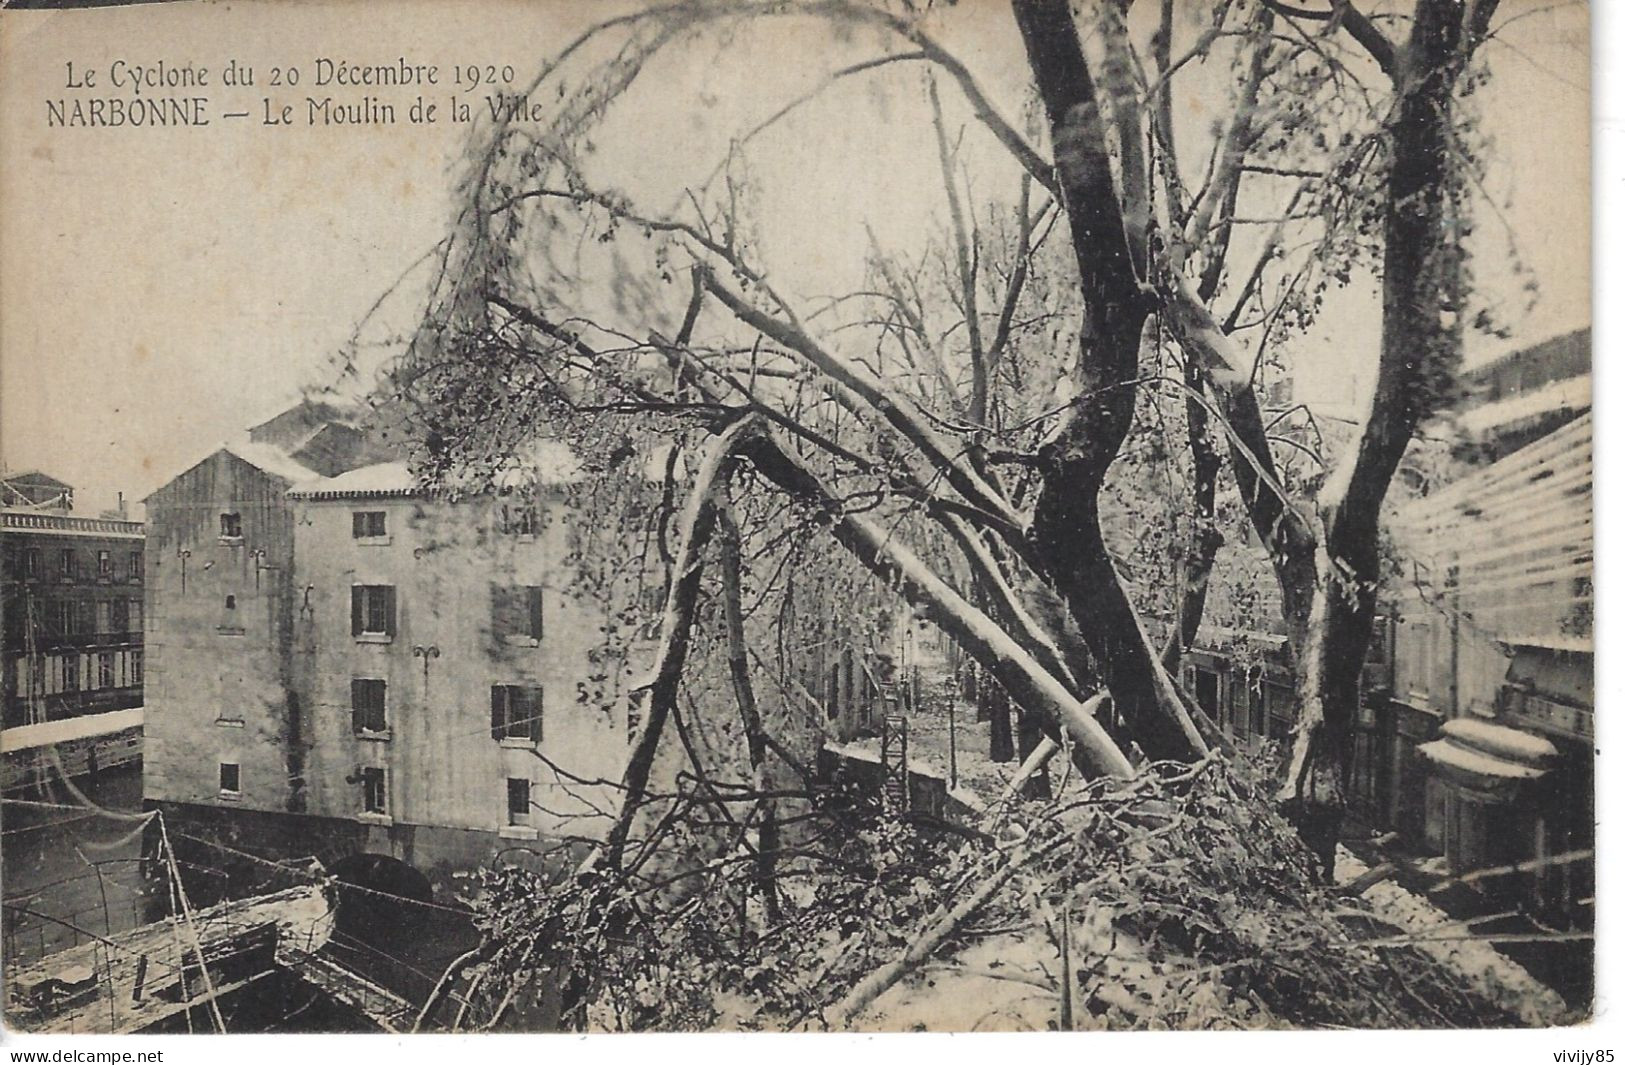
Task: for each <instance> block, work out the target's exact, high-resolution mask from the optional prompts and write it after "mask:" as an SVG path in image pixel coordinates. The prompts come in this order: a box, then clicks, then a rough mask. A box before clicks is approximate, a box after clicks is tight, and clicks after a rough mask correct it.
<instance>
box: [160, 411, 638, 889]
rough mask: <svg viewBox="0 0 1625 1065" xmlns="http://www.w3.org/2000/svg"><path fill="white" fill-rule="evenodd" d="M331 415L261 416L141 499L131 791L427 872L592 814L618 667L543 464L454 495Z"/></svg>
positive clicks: (619, 710)
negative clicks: (138, 779)
mask: <svg viewBox="0 0 1625 1065" xmlns="http://www.w3.org/2000/svg"><path fill="white" fill-rule="evenodd" d="M312 415H314V417H312ZM331 417H333V414H332V412H331V411H326V410H317V411H314V412H311V411H308V410H307V411H305V412H304V413H303V414H300V413H297V411H296V412H290V413H289V414H285V415H280V416H279V417H278V418H277V419H273V420H272V422H268V423H266V424H265V425H263V426H260V427H256V430H255V431H254V433H257V434H258V436H259V439H258V440H255V439H253V438H252V437H253V435H254V433H251V439H250V440H249V441H248V442H246V443H241V444H236V445H232V446H229V447H223V448H221V449H219V450H217V451H216V452H214V453H213V454H212V455H210V456H208V457H207V458H205V459H204V460H203V461H201V462H199V463H198V464H196V465H194V466H193V467H191V468H190V469H188V470H187V471H185V472H184V473H182V474H181V475H179V476H178V477H176V478H175V479H174V480H172V481H171V482H170V483H169V484H167V485H165V486H164V487H163V488H161V489H160V490H159V491H158V492H156V493H154V494H153V495H152V496H151V497H149V499H148V500H147V507H148V517H149V526H150V529H151V533H152V545H151V547H150V551H151V553H152V554H153V559H154V561H153V572H152V576H151V579H150V580H149V585H148V594H149V607H148V617H149V622H150V626H151V629H152V638H151V645H150V650H149V655H150V661H149V667H148V674H149V677H150V678H151V688H150V691H149V698H148V705H149V710H148V731H149V755H148V773H147V782H146V796H147V799H148V801H149V803H150V804H153V805H157V806H159V807H161V808H163V809H165V810H166V811H168V814H167V816H169V817H170V818H171V819H174V820H178V821H179V822H181V823H184V824H190V825H191V826H192V828H191V829H190V830H188V834H189V835H194V834H195V835H203V836H205V837H207V838H209V839H218V840H222V841H229V840H235V841H237V842H236V843H235V844H233V845H240V844H245V843H247V844H252V847H251V849H253V850H255V851H256V852H257V853H261V854H268V855H275V856H285V857H296V856H303V855H315V856H317V857H319V858H322V859H323V860H324V861H325V862H327V863H328V864H329V865H330V866H331V865H333V864H335V863H336V862H339V861H342V860H343V859H345V858H346V857H349V856H353V855H358V854H366V855H376V856H386V857H389V858H392V859H395V860H397V861H400V862H404V863H406V864H407V865H410V866H412V867H413V868H414V869H416V870H418V871H420V872H421V873H423V874H424V875H425V876H427V877H429V878H430V879H431V880H432V881H433V880H443V879H444V878H445V877H447V876H449V875H450V874H451V873H454V872H457V871H460V870H466V869H469V868H473V867H475V866H478V865H481V864H484V863H485V862H487V861H488V860H490V859H491V858H492V857H493V856H494V855H496V854H498V853H500V852H509V853H517V854H524V853H536V852H541V851H543V850H545V849H546V847H547V846H549V845H551V843H552V842H554V841H557V840H559V839H562V838H567V837H592V836H594V835H596V834H598V833H600V832H602V830H603V827H604V825H605V824H607V816H606V815H607V813H608V812H609V811H611V810H612V809H613V792H612V787H611V786H610V785H609V784H607V783H606V782H607V781H614V780H617V779H618V778H619V774H620V768H621V764H622V762H623V761H624V758H625V753H626V721H625V710H624V707H623V706H621V705H620V704H619V702H618V701H617V699H615V698H614V697H613V695H612V694H606V692H609V691H610V690H612V689H613V688H614V687H615V682H617V681H618V680H619V679H620V677H619V673H620V671H621V666H622V663H620V662H614V661H605V660H604V655H603V653H602V647H603V643H604V641H603V637H602V633H603V625H604V618H603V616H602V608H601V607H600V606H599V605H597V601H596V600H593V599H592V597H590V596H578V595H577V594H576V588H575V581H574V579H573V577H572V574H573V573H574V572H575V570H574V568H573V567H572V566H571V565H569V564H568V563H567V558H568V556H569V555H570V553H571V551H572V540H571V528H572V520H573V511H572V508H571V504H570V500H569V490H570V477H569V476H568V474H567V472H566V473H565V474H564V475H561V474H560V470H561V469H564V470H566V471H567V468H568V462H567V461H563V460H561V461H560V462H559V463H556V464H554V466H553V467H552V468H549V469H540V470H537V471H536V472H535V474H534V475H533V476H529V477H526V478H523V479H521V480H520V481H517V482H516V483H514V484H513V485H512V486H511V487H509V488H507V489H504V490H501V491H493V492H490V493H485V494H479V495H474V496H472V497H468V498H464V499H461V500H458V501H455V502H453V501H451V500H450V499H448V498H446V497H444V496H441V495H437V494H434V493H429V492H425V491H422V490H420V488H419V486H418V485H417V484H416V483H415V481H414V479H413V477H412V475H411V473H410V471H409V470H408V469H407V467H406V465H405V463H404V462H402V461H400V460H398V459H391V460H389V461H384V462H377V461H368V460H369V459H376V458H377V457H379V454H378V452H379V450H380V449H378V448H376V447H372V446H371V445H368V446H364V447H357V446H355V441H354V438H353V437H352V435H351V434H350V433H349V432H348V431H345V429H335V428H333V427H332V426H330V425H327V424H321V425H315V424H311V422H312V421H317V422H321V421H324V419H329V418H331ZM346 428H347V427H346ZM312 439H315V440H320V441H326V442H327V443H329V444H330V443H331V442H333V441H339V442H340V444H341V446H340V447H339V448H333V447H326V446H324V447H323V448H322V449H321V452H320V454H319V455H318V454H313V453H312V451H311V450H309V449H307V448H304V447H303V444H304V442H305V441H307V440H312ZM307 463H308V465H307ZM353 463H358V464H354V465H352V464H353ZM316 467H321V468H316ZM345 467H348V468H345Z"/></svg>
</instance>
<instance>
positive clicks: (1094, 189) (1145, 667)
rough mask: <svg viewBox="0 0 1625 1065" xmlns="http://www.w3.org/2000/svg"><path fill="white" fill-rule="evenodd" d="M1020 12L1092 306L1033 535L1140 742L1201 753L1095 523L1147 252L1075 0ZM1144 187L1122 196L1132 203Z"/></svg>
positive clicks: (1115, 444)
mask: <svg viewBox="0 0 1625 1065" xmlns="http://www.w3.org/2000/svg"><path fill="white" fill-rule="evenodd" d="M1013 7H1014V11H1015V17H1016V24H1017V26H1018V27H1019V29H1020V31H1021V37H1022V41H1023V43H1024V44H1025V46H1026V51H1027V59H1028V65H1029V66H1030V67H1031V69H1032V72H1033V79H1034V82H1035V84H1036V85H1037V88H1038V93H1039V96H1040V97H1041V98H1042V100H1043V102H1044V109H1045V112H1046V113H1047V115H1048V118H1049V126H1050V140H1051V142H1052V143H1053V144H1054V147H1055V173H1056V176H1057V177H1058V178H1059V183H1060V186H1061V193H1062V196H1061V198H1062V202H1063V204H1064V205H1065V207H1066V211H1067V219H1068V223H1069V227H1070V230H1071V235H1072V245H1073V251H1074V253H1075V255H1076V258H1077V263H1078V271H1079V278H1080V282H1081V284H1082V290H1083V298H1084V305H1085V321H1084V328H1083V330H1082V337H1083V339H1082V350H1081V351H1080V352H1079V355H1078V360H1077V364H1076V367H1075V372H1074V375H1073V376H1074V382H1075V384H1076V385H1077V387H1078V389H1079V392H1080V397H1079V400H1078V402H1077V403H1076V404H1075V405H1074V406H1073V408H1072V409H1071V411H1070V412H1069V413H1068V415H1067V418H1066V421H1065V423H1064V424H1063V426H1062V427H1061V428H1060V430H1059V431H1058V432H1057V433H1056V435H1055V437H1054V438H1053V439H1052V440H1051V441H1050V442H1049V443H1048V444H1047V445H1046V446H1045V447H1044V448H1043V450H1042V452H1041V455H1040V472H1041V474H1042V477H1043V485H1042V487H1041V489H1040V491H1039V496H1038V500H1037V505H1036V507H1035V510H1034V513H1033V521H1032V532H1031V538H1032V542H1033V545H1034V548H1035V550H1036V552H1037V554H1038V556H1039V558H1040V560H1041V561H1042V564H1043V566H1044V568H1045V571H1046V573H1045V576H1046V577H1047V578H1048V579H1049V580H1050V582H1051V583H1052V584H1053V585H1054V587H1055V588H1056V590H1057V591H1058V592H1060V594H1061V596H1062V597H1063V598H1064V599H1065V600H1066V603H1067V607H1068V609H1069V610H1070V611H1071V613H1072V616H1073V618H1074V620H1075V621H1076V622H1077V625H1078V629H1079V631H1080V632H1081V633H1082V634H1083V639H1084V642H1085V643H1087V644H1088V646H1089V649H1090V651H1091V652H1092V654H1093V657H1094V659H1095V664H1096V667H1097V670H1098V672H1099V674H1100V676H1099V679H1100V681H1101V682H1103V683H1104V684H1105V685H1106V687H1107V688H1108V689H1109V690H1110V691H1111V693H1112V697H1113V700H1114V701H1115V703H1116V705H1117V707H1118V709H1119V711H1120V712H1121V713H1122V714H1123V716H1124V719H1125V720H1126V721H1127V723H1128V728H1129V730H1130V732H1131V734H1132V735H1133V737H1134V739H1135V740H1136V741H1137V742H1138V743H1139V744H1140V746H1141V747H1142V748H1143V749H1144V750H1145V752H1146V753H1147V754H1149V755H1150V756H1151V757H1153V758H1187V759H1188V758H1194V757H1198V756H1200V755H1201V754H1204V753H1206V751H1207V744H1206V743H1205V742H1204V741H1203V739H1202V737H1201V735H1200V734H1199V733H1198V732H1197V730H1196V726H1195V724H1194V723H1193V722H1192V721H1191V719H1190V716H1189V714H1187V713H1186V711H1185V706H1184V704H1183V702H1182V701H1181V700H1180V699H1179V697H1178V694H1177V693H1176V692H1175V691H1174V686H1173V683H1172V681H1171V679H1170V678H1169V677H1168V674H1167V672H1166V671H1165V670H1164V669H1163V668H1162V663H1161V660H1160V656H1159V655H1157V653H1156V652H1155V651H1154V650H1153V649H1152V647H1151V643H1150V640H1149V638H1148V637H1147V636H1146V633H1145V630H1144V628H1143V627H1142V626H1141V624H1140V619H1139V616H1138V615H1137V614H1136V613H1135V610H1134V607H1133V605H1132V604H1131V603H1130V602H1129V599H1128V595H1127V593H1126V591H1125V590H1124V588H1123V584H1122V581H1121V580H1120V579H1119V577H1118V574H1117V570H1116V567H1115V566H1114V565H1113V564H1112V560H1111V556H1110V554H1109V552H1108V551H1107V550H1106V544H1105V541H1104V540H1103V538H1102V536H1101V529H1100V513H1099V493H1100V488H1101V484H1102V482H1103V481H1104V480H1105V477H1106V471H1107V470H1108V469H1109V468H1110V466H1111V464H1112V462H1113V460H1114V459H1116V457H1117V452H1118V449H1119V448H1120V447H1121V446H1122V443H1123V439H1124V437H1125V436H1126V435H1127V434H1128V430H1129V425H1130V423H1131V421H1132V419H1133V416H1134V394H1135V381H1136V378H1137V376H1138V372H1139V352H1140V334H1141V330H1142V327H1143V326H1144V323H1145V320H1146V316H1147V314H1148V313H1149V312H1150V309H1151V306H1152V300H1151V299H1150V298H1149V296H1148V293H1147V291H1146V290H1145V289H1144V288H1143V287H1142V285H1141V279H1140V278H1139V277H1138V275H1137V273H1136V262H1137V260H1138V259H1143V256H1144V251H1145V249H1144V248H1136V247H1134V246H1132V245H1131V234H1130V233H1129V231H1128V230H1127V228H1126V223H1125V217H1124V209H1123V205H1122V202H1121V201H1120V199H1119V196H1118V192H1117V188H1116V185H1115V181H1114V178H1113V175H1112V168H1111V158H1110V153H1109V150H1108V147H1107V137H1106V131H1105V128H1104V125H1103V123H1102V121H1101V108H1100V101H1099V100H1098V99H1097V94H1096V91H1095V83H1094V79H1093V77H1092V76H1091V74H1090V70H1089V64H1088V62H1087V60H1086V59H1085V58H1084V54H1083V46H1082V44H1081V42H1080V41H1079V39H1078V29H1077V26H1076V24H1075V23H1074V21H1073V16H1072V11H1071V7H1070V5H1069V4H1068V3H1067V0H1015V3H1014V4H1013ZM1128 184H1129V182H1128V181H1125V185H1128ZM1144 192H1145V190H1143V189H1130V188H1125V191H1124V194H1123V195H1124V197H1126V198H1128V199H1130V200H1131V201H1135V202H1138V200H1139V199H1140V198H1141V197H1142V196H1143V195H1144Z"/></svg>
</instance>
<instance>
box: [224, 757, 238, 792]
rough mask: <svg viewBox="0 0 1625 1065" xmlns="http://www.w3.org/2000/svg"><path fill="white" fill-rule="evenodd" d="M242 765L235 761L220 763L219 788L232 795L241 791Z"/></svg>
mask: <svg viewBox="0 0 1625 1065" xmlns="http://www.w3.org/2000/svg"><path fill="white" fill-rule="evenodd" d="M242 783H243V779H242V767H241V766H239V765H238V764H237V763H236V762H221V763H220V790H221V791H224V792H229V793H231V794H233V795H236V794H239V793H240V792H241V791H242Z"/></svg>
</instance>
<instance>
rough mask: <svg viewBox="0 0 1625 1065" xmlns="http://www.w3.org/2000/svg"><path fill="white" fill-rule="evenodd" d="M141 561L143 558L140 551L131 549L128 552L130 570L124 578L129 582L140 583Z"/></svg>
mask: <svg viewBox="0 0 1625 1065" xmlns="http://www.w3.org/2000/svg"><path fill="white" fill-rule="evenodd" d="M143 561H144V560H143V559H142V557H141V552H139V551H131V552H130V572H129V574H128V575H127V576H126V579H127V580H128V581H129V582H130V583H131V584H140V583H141V568H142V563H143Z"/></svg>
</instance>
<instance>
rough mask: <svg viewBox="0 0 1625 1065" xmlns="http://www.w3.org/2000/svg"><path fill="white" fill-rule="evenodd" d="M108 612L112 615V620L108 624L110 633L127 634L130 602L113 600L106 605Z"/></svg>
mask: <svg viewBox="0 0 1625 1065" xmlns="http://www.w3.org/2000/svg"><path fill="white" fill-rule="evenodd" d="M108 610H109V611H110V612H111V614H112V620H111V621H110V622H109V625H110V627H111V631H112V632H129V631H130V601H129V600H128V599H114V600H113V601H112V602H110V603H109V604H108Z"/></svg>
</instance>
